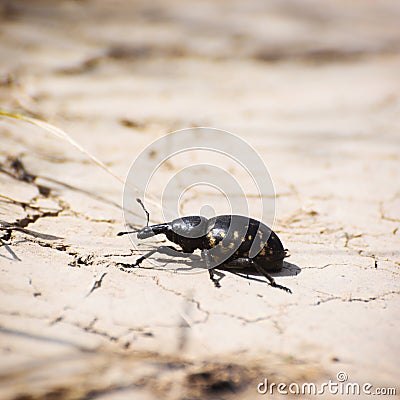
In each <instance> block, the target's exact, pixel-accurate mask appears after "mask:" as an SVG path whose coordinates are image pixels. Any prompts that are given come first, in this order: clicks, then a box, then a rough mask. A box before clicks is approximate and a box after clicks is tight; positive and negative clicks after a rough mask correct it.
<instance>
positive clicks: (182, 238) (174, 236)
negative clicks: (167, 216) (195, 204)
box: [165, 215, 208, 252]
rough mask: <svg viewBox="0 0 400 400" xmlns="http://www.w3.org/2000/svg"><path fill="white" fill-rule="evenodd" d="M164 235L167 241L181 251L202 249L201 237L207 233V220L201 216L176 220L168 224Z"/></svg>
mask: <svg viewBox="0 0 400 400" xmlns="http://www.w3.org/2000/svg"><path fill="white" fill-rule="evenodd" d="M168 225H169V229H168V231H167V232H166V233H165V234H166V236H167V238H168V240H170V241H171V242H173V243H176V244H178V245H179V246H181V247H182V249H183V251H188V252H190V251H193V250H195V249H197V248H202V247H201V245H202V240H203V237H204V236H205V235H206V233H207V226H208V219H207V218H205V217H202V216H198V215H196V216H188V217H182V218H177V219H175V220H173V221H172V222H170V223H169V224H168Z"/></svg>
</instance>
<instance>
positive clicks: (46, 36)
mask: <svg viewBox="0 0 400 400" xmlns="http://www.w3.org/2000/svg"><path fill="white" fill-rule="evenodd" d="M25 3H27V2H19V1H15V2H12V6H11V3H9V5H8V7H5V6H4V7H3V9H2V14H1V18H2V21H1V33H2V35H3V37H5V38H6V39H7V40H4V41H3V42H2V46H1V48H0V57H1V60H2V65H1V66H2V68H4V69H2V71H1V74H2V75H1V76H0V78H1V79H0V84H1V86H0V99H1V105H2V107H3V108H8V109H13V110H19V111H21V112H24V113H26V114H29V115H34V116H37V117H42V118H44V119H47V120H51V121H52V122H53V123H55V124H56V125H57V126H60V127H61V128H63V129H66V130H67V131H68V132H69V133H70V134H71V135H72V136H73V137H74V139H76V140H77V141H78V142H79V143H80V144H81V145H82V146H83V147H85V148H87V149H88V150H89V151H90V152H91V153H93V154H95V155H96V156H97V157H98V158H100V159H101V160H103V161H104V162H105V163H106V164H107V165H108V166H109V167H110V168H111V169H112V170H113V171H115V172H116V173H117V174H119V175H120V176H125V175H126V173H127V171H128V169H129V166H130V164H131V162H132V160H133V159H134V158H135V156H136V155H138V154H139V153H140V151H141V150H142V149H144V148H145V146H146V145H148V144H149V143H151V142H152V141H153V140H154V139H156V138H158V137H160V136H161V135H163V134H165V133H167V132H170V131H172V130H174V129H178V128H184V127H187V126H191V125H203V126H204V125H209V126H215V127H218V128H222V129H226V130H230V131H232V132H233V133H235V134H237V135H239V136H240V137H242V138H243V139H245V140H247V141H248V142H249V143H250V144H251V145H252V146H254V147H255V148H256V149H257V150H258V151H259V153H260V154H261V156H262V157H263V159H264V160H265V162H266V164H267V166H268V168H269V171H270V173H271V176H272V178H273V181H274V184H275V189H276V193H277V197H276V206H277V210H276V221H275V225H274V230H275V231H276V232H277V233H278V234H279V236H280V238H281V239H282V241H283V243H284V245H285V247H287V248H289V249H290V252H291V257H290V258H289V259H288V261H289V262H288V263H287V264H286V266H285V270H284V271H283V272H282V273H281V274H277V276H276V279H277V281H278V282H279V283H281V284H283V285H285V286H288V287H290V288H291V289H292V291H293V294H292V295H289V294H287V293H285V292H283V291H280V290H276V289H273V288H271V287H270V286H268V285H267V284H265V283H262V282H257V281H250V280H246V279H243V278H241V277H238V276H235V275H232V274H227V275H226V277H225V278H224V279H223V280H222V281H221V284H222V287H221V288H220V289H216V288H215V287H213V285H212V284H211V283H210V281H209V279H208V276H207V274H194V275H185V274H176V273H173V272H170V271H167V270H154V269H149V268H148V269H135V270H130V271H126V270H123V269H121V268H120V267H118V263H121V262H130V261H133V260H134V259H135V258H136V257H137V256H138V254H139V253H140V252H138V251H137V250H133V249H132V245H131V243H130V241H129V238H127V237H117V236H116V234H117V232H119V231H120V230H122V229H123V227H124V220H123V215H122V211H121V208H120V204H121V199H122V187H121V185H120V184H119V183H118V182H117V181H115V180H114V179H113V178H111V177H109V176H108V175H107V174H106V173H105V172H104V171H102V170H101V169H99V168H98V167H96V166H93V165H92V163H91V162H90V161H88V159H87V158H86V157H85V156H84V155H83V154H81V153H79V152H78V151H76V150H75V149H73V148H71V147H70V146H69V145H68V144H66V143H64V142H62V141H60V140H56V139H54V138H50V137H48V136H47V135H46V134H45V133H44V132H42V131H41V130H39V129H38V128H33V127H30V126H28V125H26V124H23V123H13V122H10V121H9V120H1V121H0V143H1V146H0V239H1V243H0V244H1V246H0V269H1V279H0V339H1V342H0V350H1V365H0V397H1V398H2V399H13V400H15V399H19V400H22V399H24V400H27V399H29V400H32V399H78V398H83V399H94V398H99V399H100V398H101V399H139V400H140V399H149V398H158V397H161V396H162V397H164V398H165V399H206V398H209V399H238V398H240V399H256V398H262V396H261V395H258V394H257V393H256V388H257V384H258V382H260V381H262V380H263V379H264V378H268V380H269V381H270V382H288V383H290V382H300V383H301V382H304V381H306V382H324V381H326V380H328V379H334V378H335V376H336V374H337V373H338V372H339V371H345V372H346V373H347V374H348V376H349V381H351V382H360V383H363V382H371V383H372V384H373V385H374V386H375V387H378V386H381V387H384V386H388V387H394V386H396V385H397V384H398V382H399V372H398V359H399V356H400V343H399V340H398V336H399V335H398V326H399V322H400V315H399V314H400V313H399V309H400V307H399V306H400V301H399V292H400V289H399V283H398V279H399V235H400V230H399V225H400V212H399V210H400V186H399V154H400V135H399V130H400V118H399V116H400V113H399V111H400V99H399V93H400V81H399V79H398V76H399V73H398V71H399V70H400V55H399V54H398V48H396V46H395V43H399V42H400V37H399V31H398V16H399V10H398V5H397V2H395V1H385V2H379V4H378V2H372V1H371V2H367V1H362V2H357V1H355V2H352V3H351V6H350V4H349V5H345V4H344V3H342V2H331V3H330V5H329V7H324V9H321V8H320V7H321V6H320V5H318V3H314V2H307V3H305V2H296V1H293V2H290V4H289V3H286V2H285V4H286V5H285V6H281V5H279V2H273V3H270V4H269V5H268V6H266V5H261V2H260V3H258V2H253V3H252V4H253V6H251V5H244V4H243V5H241V13H242V14H241V15H240V18H239V17H238V14H237V13H236V12H235V11H234V10H233V9H230V8H229V7H228V8H224V4H225V3H224V2H219V5H214V4H213V3H211V2H203V6H202V7H197V8H194V9H193V8H192V7H194V6H193V4H191V3H190V2H188V5H187V6H183V5H179V6H178V5H177V4H175V2H174V1H168V2H164V3H160V4H158V3H157V2H155V3H154V4H155V5H154V8H151V9H150V8H148V6H146V4H145V3H142V2H135V7H136V8H135V12H134V13H133V12H132V9H131V6H129V3H128V2H120V3H119V7H118V8H108V7H107V5H105V3H106V2H100V1H95V0H90V1H89V0H88V1H85V2H71V1H60V2H58V6H52V5H51V4H50V3H47V2H45V1H32V2H29V5H28V4H25ZM189 4H191V5H189ZM319 4H322V3H319ZM193 10H195V12H194V11H193ZM221 15H223V16H224V18H223V19H222V18H221ZM260 18H265V19H266V20H267V21H269V24H266V25H264V24H261V23H257V21H260ZM71 25H73V26H74V29H73V30H72V31H68V32H69V33H68V35H66V34H65V32H66V31H67V28H69V27H70V26H71ZM105 26H107V29H104V27H105ZM285 29H286V30H288V31H289V32H290V34H289V35H288V34H286V33H285V32H287V31H286V30H285ZM142 32H144V34H142ZM355 32H357V34H356V33H355ZM316 34H317V36H318V40H316V39H315V36H316ZM116 38H119V39H116ZM121 38H123V39H121ZM130 38H134V39H130ZM263 38H264V40H263ZM270 38H273V39H270ZM271 40H272V41H271ZM273 44H275V46H273ZM276 44H277V45H276ZM170 167H171V170H172V171H173V170H174V168H177V167H178V166H177V165H173V164H172V165H170ZM233 173H234V174H235V175H236V176H241V174H243V171H241V170H239V169H237V170H234V171H233ZM247 194H248V196H249V202H252V201H254V195H255V194H254V193H250V192H249V193H247ZM232 195H234V194H232ZM201 199H204V197H201V196H198V197H196V196H193V197H191V198H189V201H187V202H186V203H185V207H184V210H183V212H184V213H185V214H187V213H190V212H192V211H193V210H199V209H200V206H201ZM220 201H221V199H220V198H219V197H218V195H215V194H213V193H210V194H209V195H208V197H207V202H208V203H209V204H218V203H220ZM151 211H152V217H153V218H154V219H155V220H157V219H160V218H161V217H160V215H157V210H154V209H152V210H151ZM146 266H150V264H146ZM183 316H184V317H185V318H183ZM187 321H189V322H190V325H189V324H188V322H187ZM286 397H287V396H286ZM358 398H359V397H358ZM386 398H388V397H386Z"/></svg>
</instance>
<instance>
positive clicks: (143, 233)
mask: <svg viewBox="0 0 400 400" xmlns="http://www.w3.org/2000/svg"><path fill="white" fill-rule="evenodd" d="M154 235H155V233H154V231H153V229H152V228H151V226H146V227H145V228H143V229H141V230H140V231H138V232H137V237H138V239H146V238H149V237H152V236H154Z"/></svg>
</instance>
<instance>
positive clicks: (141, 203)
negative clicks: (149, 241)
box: [136, 198, 150, 226]
mask: <svg viewBox="0 0 400 400" xmlns="http://www.w3.org/2000/svg"><path fill="white" fill-rule="evenodd" d="M136 201H137V202H138V203H139V204H140V205H141V206H142V208H143V211H144V212H145V213H146V215H147V224H146V226H149V221H150V214H149V212H148V211H147V210H146V207H145V206H144V204H143V201H142V200H140V199H139V198H137V199H136Z"/></svg>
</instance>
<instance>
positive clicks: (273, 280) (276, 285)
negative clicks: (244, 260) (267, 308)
mask: <svg viewBox="0 0 400 400" xmlns="http://www.w3.org/2000/svg"><path fill="white" fill-rule="evenodd" d="M251 261H252V263H253V265H254V267H255V268H256V270H257V271H258V272H259V273H260V274H262V275H264V276H265V277H266V278H267V279H268V280H269V282H270V285H271V286H272V287H276V288H278V289H282V290H284V291H285V292H288V293H292V291H291V290H290V289H289V288H287V287H286V286H282V285H279V284H278V283H276V282H275V279H274V278H273V277H272V276H271V275H270V274H269V273H268V272H266V271H265V270H264V268H263V267H260V266H259V265H258V264H257V263H256V262H255V261H253V260H251Z"/></svg>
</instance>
